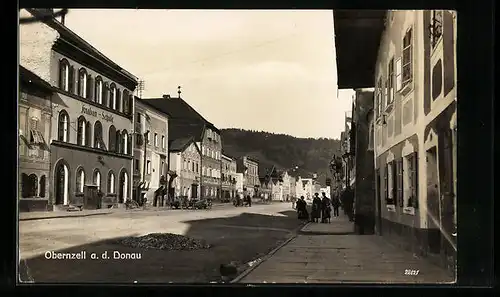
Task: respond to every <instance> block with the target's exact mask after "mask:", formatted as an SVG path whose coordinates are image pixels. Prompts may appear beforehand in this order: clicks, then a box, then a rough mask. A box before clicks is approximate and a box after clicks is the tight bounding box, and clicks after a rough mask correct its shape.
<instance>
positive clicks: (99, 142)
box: [93, 121, 104, 149]
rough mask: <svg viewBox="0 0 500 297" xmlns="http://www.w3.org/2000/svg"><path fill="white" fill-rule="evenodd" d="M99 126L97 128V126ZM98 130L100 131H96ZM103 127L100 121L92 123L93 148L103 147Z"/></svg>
mask: <svg viewBox="0 0 500 297" xmlns="http://www.w3.org/2000/svg"><path fill="white" fill-rule="evenodd" d="M98 127H99V130H97V128H98ZM97 132H100V133H97ZM102 138H103V127H102V123H101V122H100V121H96V122H95V123H94V146H93V147H94V148H97V149H104V140H103V139H102Z"/></svg>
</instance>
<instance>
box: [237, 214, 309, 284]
mask: <svg viewBox="0 0 500 297" xmlns="http://www.w3.org/2000/svg"><path fill="white" fill-rule="evenodd" d="M307 224H309V223H307ZM307 224H306V225H304V226H301V227H299V228H297V229H296V230H295V231H293V232H292V235H291V236H290V237H289V238H288V239H287V240H285V241H284V242H282V243H281V244H280V245H278V246H277V247H276V248H274V249H273V250H272V251H270V252H269V253H267V254H266V255H265V256H263V257H261V258H258V259H256V260H253V261H250V262H248V263H251V262H255V264H254V265H252V266H250V267H248V268H247V269H245V270H244V271H243V272H242V273H240V274H239V275H238V276H237V277H235V278H234V279H232V280H231V281H230V282H229V283H230V284H234V283H238V282H239V281H240V280H242V279H243V278H244V277H245V276H247V275H248V274H250V273H251V272H252V271H253V270H255V269H256V268H257V267H259V265H260V264H262V263H264V262H266V261H267V260H268V259H269V258H271V257H272V256H273V255H274V254H275V253H276V252H278V251H279V250H280V249H281V248H283V247H284V246H285V245H287V244H288V243H290V241H292V240H294V239H295V238H296V237H297V236H298V235H299V234H298V232H297V231H300V230H302V228H305V226H307ZM248 263H247V264H248Z"/></svg>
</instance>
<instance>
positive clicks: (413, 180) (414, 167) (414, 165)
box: [411, 153, 418, 208]
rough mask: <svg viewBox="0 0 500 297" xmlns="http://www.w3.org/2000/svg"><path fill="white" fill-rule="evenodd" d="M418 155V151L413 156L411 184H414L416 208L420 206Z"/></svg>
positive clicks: (413, 193)
mask: <svg viewBox="0 0 500 297" xmlns="http://www.w3.org/2000/svg"><path fill="white" fill-rule="evenodd" d="M417 160H418V155H417V153H413V156H412V158H411V167H412V172H411V185H412V191H411V192H412V196H413V199H412V205H411V206H413V207H414V208H418V162H417Z"/></svg>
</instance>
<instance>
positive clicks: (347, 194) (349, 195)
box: [342, 185, 354, 222]
mask: <svg viewBox="0 0 500 297" xmlns="http://www.w3.org/2000/svg"><path fill="white" fill-rule="evenodd" d="M342 202H343V204H344V209H345V211H346V214H347V216H348V217H349V221H351V222H352V221H353V220H354V218H353V213H352V211H353V203H354V191H353V190H352V189H351V186H350V185H347V187H346V189H345V191H344V193H343V195H342Z"/></svg>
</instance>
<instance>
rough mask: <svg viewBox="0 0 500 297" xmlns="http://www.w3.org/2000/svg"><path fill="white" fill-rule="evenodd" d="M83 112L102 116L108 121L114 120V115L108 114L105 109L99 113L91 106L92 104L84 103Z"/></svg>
mask: <svg viewBox="0 0 500 297" xmlns="http://www.w3.org/2000/svg"><path fill="white" fill-rule="evenodd" d="M81 113H83V114H88V115H91V116H93V117H98V118H101V119H102V120H103V121H106V122H111V123H112V122H113V116H112V115H110V114H106V113H104V111H101V112H100V113H98V112H97V111H96V110H94V109H92V107H90V106H85V105H82V111H81Z"/></svg>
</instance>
